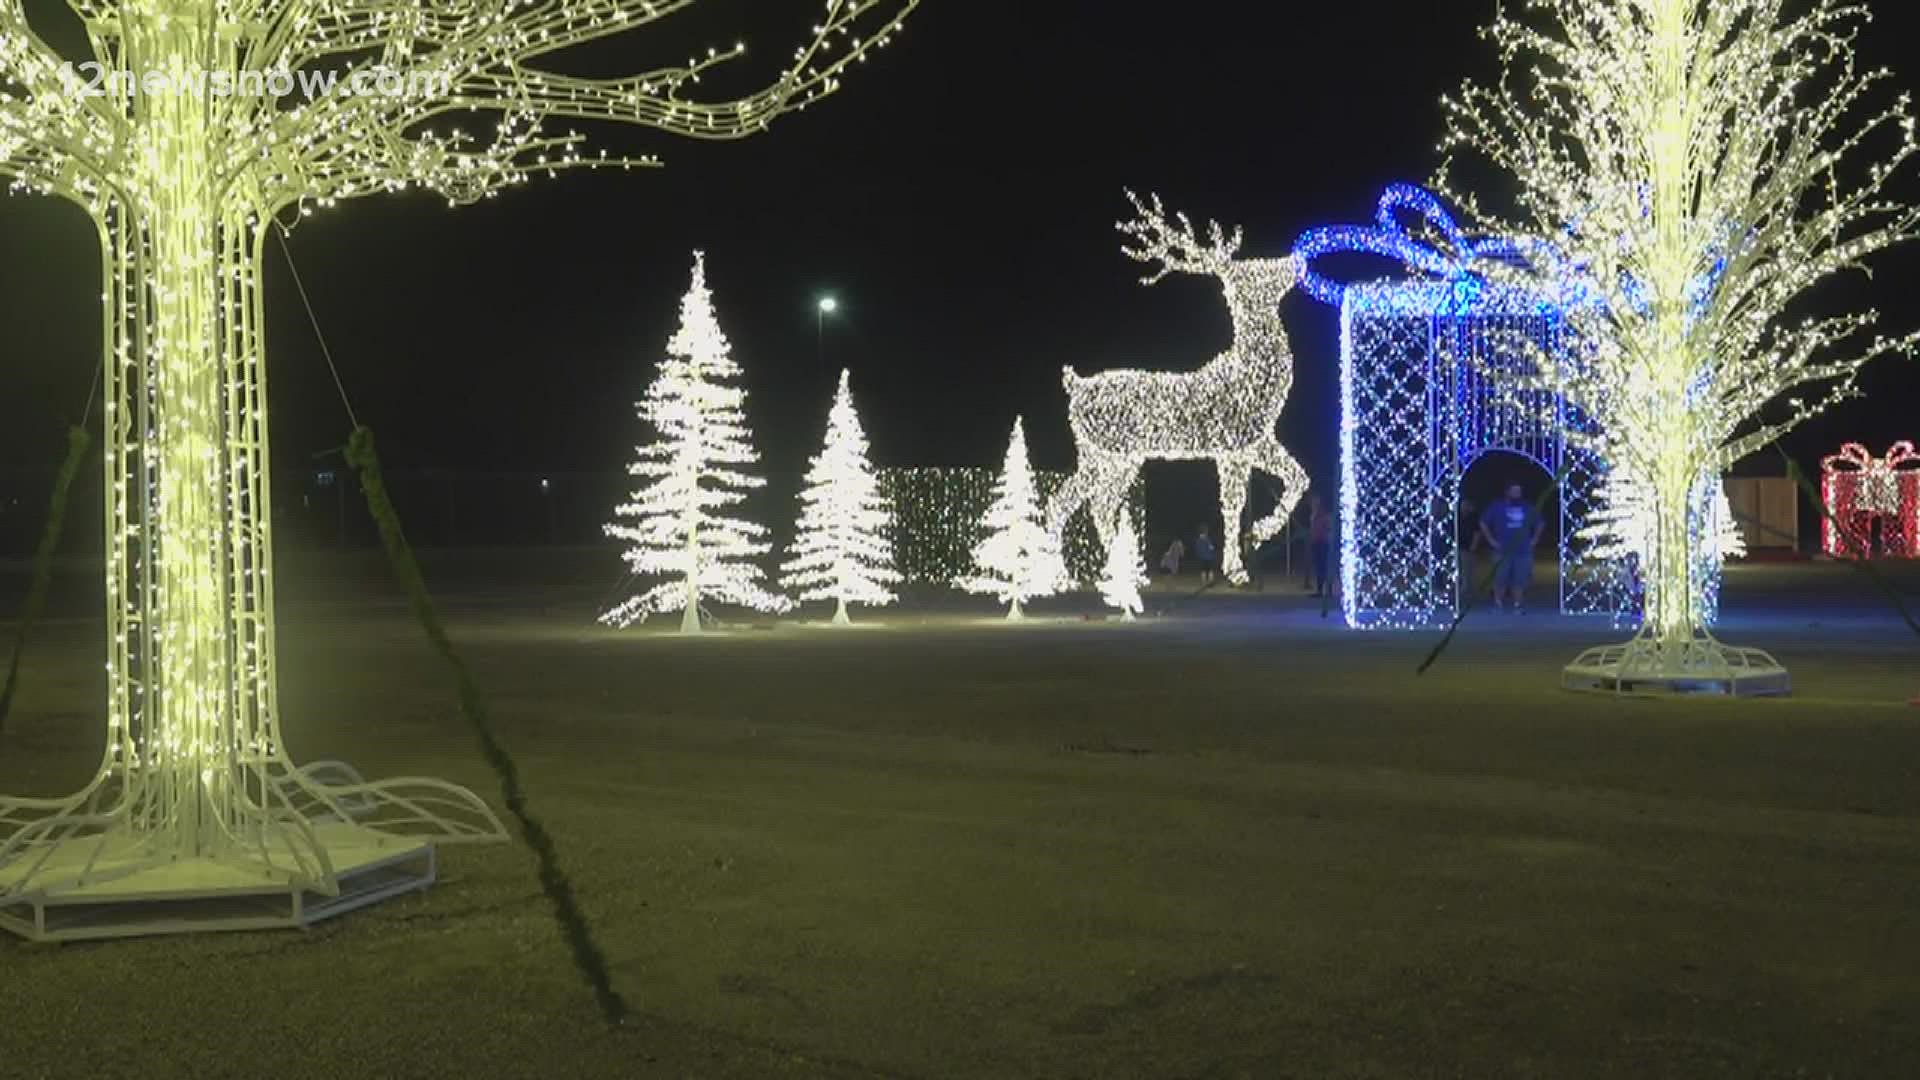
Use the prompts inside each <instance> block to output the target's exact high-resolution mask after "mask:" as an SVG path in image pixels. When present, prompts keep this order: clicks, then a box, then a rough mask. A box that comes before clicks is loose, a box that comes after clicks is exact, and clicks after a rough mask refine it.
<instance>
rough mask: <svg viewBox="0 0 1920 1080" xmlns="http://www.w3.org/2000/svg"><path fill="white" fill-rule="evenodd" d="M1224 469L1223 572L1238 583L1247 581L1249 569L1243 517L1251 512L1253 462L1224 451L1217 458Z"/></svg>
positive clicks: (1221, 491)
mask: <svg viewBox="0 0 1920 1080" xmlns="http://www.w3.org/2000/svg"><path fill="white" fill-rule="evenodd" d="M1214 466H1215V467H1216V468H1217V469H1218V470H1219V471H1220V517H1221V520H1222V531H1223V533H1224V535H1222V536H1221V537H1220V573H1221V574H1222V575H1223V576H1224V577H1225V578H1226V579H1227V580H1228V581H1231V582H1233V583H1234V584H1235V585H1245V584H1246V583H1247V568H1246V567H1245V566H1243V565H1242V564H1241V561H1240V518H1241V516H1242V515H1244V514H1245V513H1246V512H1247V480H1248V479H1249V478H1251V477H1252V476H1253V462H1252V461H1251V460H1249V459H1248V457H1247V456H1245V455H1243V454H1222V455H1221V456H1220V457H1218V458H1216V459H1215V460H1214Z"/></svg>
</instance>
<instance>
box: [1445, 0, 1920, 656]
mask: <svg viewBox="0 0 1920 1080" xmlns="http://www.w3.org/2000/svg"><path fill="white" fill-rule="evenodd" d="M1526 10H1527V12H1528V13H1529V14H1527V15H1525V16H1510V15H1505V14H1502V15H1500V16H1499V17H1498V18H1497V19H1496V21H1495V22H1494V23H1493V25H1492V27H1491V28H1490V30H1489V31H1488V34H1489V37H1490V38H1491V39H1492V40H1493V41H1494V42H1495V43H1496V44H1497V45H1498V47H1499V48H1500V50H1501V54H1502V57H1503V60H1504V62H1505V66H1506V72H1505V75H1504V77H1503V78H1502V79H1501V80H1500V81H1499V82H1498V83H1495V84H1491V85H1488V86H1468V87H1467V88H1466V89H1465V90H1464V91H1463V92H1462V93H1461V94H1460V95H1459V96H1457V97H1455V98H1453V99H1451V100H1450V101H1449V102H1448V105H1447V108H1448V113H1449V118H1450V121H1451V123H1450V133H1449V137H1448V139H1447V142H1446V148H1447V149H1448V150H1449V151H1450V152H1460V153H1463V154H1465V155H1467V156H1470V157H1477V158H1479V159H1481V160H1484V161H1487V162H1490V163H1491V164H1492V165H1493V166H1495V167H1496V168H1497V169H1498V170H1499V171H1501V172H1504V173H1506V174H1507V178H1508V180H1509V182H1511V183H1512V184H1513V185H1514V187H1515V189H1516V191H1517V202H1516V212H1515V213H1510V214H1493V213H1488V212H1484V211H1482V210H1481V208H1480V207H1478V206H1474V209H1475V210H1476V212H1477V214H1478V217H1479V218H1480V219H1481V224H1482V225H1483V226H1485V227H1486V230H1487V231H1488V232H1490V233H1493V234H1495V235H1500V236H1505V237H1511V238H1514V239H1515V240H1516V241H1518V242H1519V246H1520V247H1521V248H1522V250H1524V251H1525V253H1526V258H1525V260H1523V261H1524V263H1525V264H1526V265H1524V266H1514V267H1511V268H1510V271H1509V272H1510V275H1511V276H1512V277H1513V278H1515V279H1518V280H1521V281H1522V282H1523V283H1524V284H1526V285H1527V286H1529V287H1532V288H1534V289H1536V290H1541V289H1544V290H1556V291H1558V293H1559V294H1560V295H1564V296H1566V297H1567V303H1566V304H1565V305H1564V307H1565V308H1566V311H1567V320H1568V325H1569V329H1570V330H1571V331H1572V333H1573V335H1574V338H1575V341H1576V343H1577V344H1576V347H1575V348H1574V349H1572V350H1571V351H1572V353H1573V355H1572V356H1571V358H1570V359H1569V360H1568V361H1567V363H1566V365H1565V374H1564V375H1563V376H1562V379H1563V380H1564V385H1563V386H1562V387H1561V390H1562V392H1563V393H1564V394H1565V395H1566V397H1567V398H1568V400H1569V401H1570V402H1572V403H1573V404H1574V405H1576V406H1577V407H1578V408H1579V409H1580V410H1581V411H1583V412H1584V413H1585V414H1587V415H1588V416H1590V417H1592V418H1593V419H1594V421H1595V422H1596V424H1597V425H1598V427H1599V429H1600V433H1601V438H1602V439H1603V440H1604V449H1603V453H1604V456H1605V457H1606V459H1607V461H1608V462H1609V464H1610V466H1611V467H1613V468H1615V469H1621V470H1624V471H1626V472H1627V473H1629V474H1631V475H1633V476H1635V477H1638V478H1641V481H1642V482H1643V483H1645V484H1646V485H1647V487H1648V488H1649V490H1650V491H1651V498H1650V499H1649V500H1648V503H1649V509H1648V511H1647V513H1648V515H1649V516H1648V525H1647V527H1646V530H1645V537H1646V539H1645V546H1646V553H1645V562H1644V565H1643V566H1642V575H1643V584H1644V589H1645V592H1644V599H1643V618H1642V623H1641V630H1640V633H1639V634H1638V636H1636V637H1635V638H1634V639H1633V640H1632V641H1631V642H1630V643H1627V644H1625V645H1622V646H1614V647H1610V648H1607V649H1602V650H1594V651H1592V652H1590V653H1588V654H1587V655H1585V656H1583V657H1581V658H1580V659H1579V660H1578V661H1576V662H1575V664H1574V665H1573V666H1571V667H1570V668H1569V669H1568V672H1567V685H1569V686H1574V687H1582V688H1606V689H1630V688H1662V687H1666V688H1676V689H1694V688H1698V689H1711V690H1719V691H1723V692H1725V691H1731V692H1736V693H1745V692H1784V690H1785V689H1786V687H1787V676H1786V672H1785V671H1784V669H1781V668H1780V667H1779V666H1778V665H1777V664H1776V663H1774V661H1773V660H1772V659H1771V658H1770V657H1767V656H1766V655H1765V654H1763V653H1759V652H1758V651H1757V650H1749V649H1739V648H1734V647H1730V646H1725V645H1722V644H1720V643H1719V642H1718V641H1716V640H1715V639H1714V638H1713V637H1712V636H1711V635H1710V634H1709V633H1708V632H1707V629H1706V625H1705V619H1704V617H1703V616H1704V613H1703V611H1702V610H1701V600H1700V598H1701V596H1702V590H1701V589H1699V588H1698V587H1697V586H1698V582H1697V581H1696V576H1697V574H1698V573H1699V572H1700V567H1701V566H1702V562H1703V561H1702V560H1701V559H1699V558H1698V557H1697V555H1698V552H1699V550H1700V545H1701V544H1702V543H1703V542H1704V541H1703V539H1702V536H1703V531H1704V526H1705V522H1704V520H1703V515H1702V514H1701V513H1700V512H1699V509H1700V505H1701V504H1700V501H1699V500H1698V499H1696V498H1695V497H1694V496H1695V492H1696V491H1697V489H1698V484H1699V482H1700V478H1701V477H1703V476H1712V475H1718V474H1720V473H1721V472H1724V471H1725V469H1726V467H1727V466H1729V465H1730V464H1732V463H1733V462H1735V461H1737V460H1739V459H1740V458H1742V457H1744V456H1746V455H1747V454H1750V453H1752V452H1754V451H1756V450H1759V449H1761V448H1763V447H1766V446H1768V445H1769V444H1771V443H1772V442H1773V441H1774V440H1776V439H1777V438H1779V436H1780V435H1781V434H1782V433H1783V432H1786V431H1787V430H1789V429H1791V428H1793V427H1794V426H1795V425H1796V424H1798V423H1799V422H1801V421H1802V420H1804V419H1806V418H1807V417H1809V416H1811V415H1813V414H1815V413H1817V412H1819V411H1821V410H1822V409H1824V408H1826V407H1828V406H1829V405H1831V404H1832V403H1834V402H1836V401H1838V400H1840V399H1842V398H1843V397H1845V396H1847V395H1849V394H1851V393H1852V392H1853V391H1854V384H1855V379H1856V376H1857V372H1858V370H1859V368H1860V367H1861V365H1862V364H1864V363H1866V362H1867V361H1869V360H1871V359H1873V358H1875V357H1878V356H1882V355H1887V354H1895V353H1902V352H1906V351H1909V350H1910V349H1911V347H1912V345H1913V342H1914V340H1915V339H1914V338H1911V337H1909V338H1902V339H1888V338H1885V337H1881V336H1877V335H1876V336H1870V332H1871V329H1872V326H1873V323H1874V321H1875V316H1874V315H1873V314H1871V313H1858V314H1848V315H1838V316H1827V317H1814V318H1802V317H1800V316H1799V315H1797V314H1794V316H1793V318H1792V319H1791V321H1789V315H1790V314H1793V313H1795V312H1797V311H1798V308H1799V305H1800V304H1801V302H1802V300H1803V299H1804V298H1805V297H1806V295H1807V293H1808V291H1809V290H1810V289H1811V288H1812V287H1813V286H1815V285H1816V284H1818V283H1820V282H1823V281H1825V280H1827V279H1829V278H1831V277H1833V276H1834V275H1836V274H1838V273H1841V272H1844V271H1848V270H1852V269H1855V268H1858V267H1859V266H1860V265H1861V264H1862V262H1863V260H1865V259H1867V258H1868V257H1870V256H1872V255H1874V254H1875V253H1877V252H1879V251H1881V250H1883V249H1885V248H1887V247H1888V246H1890V245H1892V244H1895V243H1897V242H1899V241H1902V240H1906V239H1910V238H1912V237H1913V236H1914V235H1915V232H1916V226H1920V211H1916V210H1915V209H1914V208H1913V207H1911V206H1908V205H1903V204H1901V203H1899V202H1897V201H1894V200H1893V199H1892V198H1891V197H1890V196H1889V195H1887V194H1886V188H1887V185H1888V183H1889V181H1890V180H1891V179H1892V178H1893V177H1894V176H1895V174H1896V172H1897V171H1898V170H1899V169H1900V168H1901V166H1903V165H1904V164H1906V163H1907V162H1908V160H1909V159H1910V157H1911V155H1912V154H1913V152H1914V148H1915V144H1914V131H1913V120H1912V118H1911V115H1910V113H1909V111H1908V103H1907V100H1906V99H1905V98H1904V97H1902V98H1900V99H1899V100H1897V101H1896V102H1894V103H1893V104H1892V105H1891V106H1889V107H1887V108H1886V109H1884V110H1880V111H1875V110H1872V109H1870V108H1868V107H1867V104H1866V103H1867V102H1868V101H1869V100H1870V98H1871V96H1872V95H1873V94H1875V93H1876V92H1878V90H1879V88H1880V86H1881V84H1882V82H1883V81H1884V78H1885V73H1884V72H1863V71H1861V70H1859V69H1858V68H1857V67H1856V65H1855V61H1854V39H1855V37H1856V36H1857V35H1858V34H1860V33H1861V32H1862V31H1863V29H1864V27H1865V25H1866V22H1867V20H1868V18H1869V16H1868V14H1867V12H1866V10H1865V8H1864V7H1863V6H1861V5H1858V4H1849V3H1844V2H1841V0H1810V2H1807V3H1794V2H1792V0H1532V2H1531V3H1529V4H1528V5H1526ZM1882 141H1884V143H1885V146H1886V151H1885V154H1884V156H1879V155H1877V154H1876V152H1875V147H1877V146H1880V145H1881V143H1882ZM1449 171H1450V170H1449ZM1456 191H1457V185H1456ZM1468 201H1469V205H1473V204H1472V203H1471V200H1468Z"/></svg>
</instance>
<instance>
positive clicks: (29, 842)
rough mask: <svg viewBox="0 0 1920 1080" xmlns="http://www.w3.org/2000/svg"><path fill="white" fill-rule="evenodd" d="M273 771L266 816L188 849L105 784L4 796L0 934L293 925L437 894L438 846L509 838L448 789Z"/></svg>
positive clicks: (326, 770)
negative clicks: (69, 792) (56, 794)
mask: <svg viewBox="0 0 1920 1080" xmlns="http://www.w3.org/2000/svg"><path fill="white" fill-rule="evenodd" d="M271 772H272V779H271V780H270V786H271V789H272V790H271V794H270V798H269V799H268V801H267V805H270V806H272V807H273V810H272V811H271V812H265V811H264V810H263V811H262V812H260V813H257V814H251V815H249V816H248V818H249V819H248V821H247V823H246V824H245V825H244V826H241V827H239V828H237V829H234V830H217V831H216V832H217V834H218V837H219V838H218V840H217V841H214V842H209V843H207V844H205V845H203V846H202V847H201V849H200V850H198V851H195V852H191V853H183V852H182V850H181V846H180V843H179V836H178V833H177V830H175V829H172V828H167V827H161V828H154V827H151V826H149V827H145V828H143V827H142V816H141V814H140V813H139V812H138V802H137V800H134V799H129V798H125V797H119V795H118V794H117V793H116V792H114V791H113V790H112V789H111V788H110V787H108V786H106V785H99V784H96V785H95V786H94V787H92V788H90V789H89V791H87V792H83V793H82V795H80V796H76V797H74V798H71V799H65V800H46V801H39V800H26V799H5V800H0V840H4V841H5V842H4V843H0V930H6V931H9V932H11V933H15V934H18V935H20V936H21V937H24V938H27V939H29V940H32V941H39V942H66V941H90V940H103V939H110V938H129V937H144V936H152V935H160V934H184V933H205V932H211V931H222V930H271V929H302V928H306V927H309V926H312V925H314V924H315V923H318V922H321V921H323V920H325V919H329V918H332V917H334V916H336V915H344V914H346V913H347V912H350V911H354V910H357V909H359V908H363V907H366V906H368V905H369V904H375V903H378V902H380V901H382V900H387V899H390V898H392V897H395V896H399V895H401V894H404V893H409V892H417V891H419V890H422V889H425V888H427V887H428V886H430V885H432V884H433V883H434V881H435V879H436V871H437V860H436V855H435V843H436V842H449V841H451V842H457V841H491V840H500V839H504V838H505V830H504V829H502V828H501V826H500V823H499V820H498V819H497V818H495V817H494V815H493V812H492V811H491V810H490V809H488V808H487V807H486V805H485V804H484V803H482V802H481V801H480V800H479V799H478V798H476V797H475V796H474V795H473V794H472V793H470V792H468V791H466V790H465V789H462V788H459V787H456V786H455V785H452V784H447V783H443V782H441V781H436V780H425V779H411V778H410V779H403V780H391V781H386V782H383V783H373V784H369V783H366V782H365V781H363V780H361V779H360V777H359V775H358V774H357V773H355V772H354V771H353V770H352V769H350V768H348V767H347V766H345V765H342V764H340V763H337V762H327V763H323V764H316V765H310V766H307V767H306V768H303V769H292V770H283V769H279V768H274V769H272V770H271ZM8 832H11V834H12V835H11V836H8V835H7V833H8Z"/></svg>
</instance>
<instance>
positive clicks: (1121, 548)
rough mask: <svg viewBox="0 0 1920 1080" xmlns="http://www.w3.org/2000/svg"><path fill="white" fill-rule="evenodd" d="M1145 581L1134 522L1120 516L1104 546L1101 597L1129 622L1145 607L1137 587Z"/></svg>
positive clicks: (1145, 570) (1145, 573)
mask: <svg viewBox="0 0 1920 1080" xmlns="http://www.w3.org/2000/svg"><path fill="white" fill-rule="evenodd" d="M1146 583H1147V564H1146V560H1145V559H1143V558H1141V556H1140V538H1139V537H1138V536H1135V535H1134V532H1133V521H1132V519H1131V518H1129V517H1128V516H1127V515H1126V514H1121V515H1120V527H1119V528H1117V529H1115V530H1114V532H1113V543H1111V544H1109V545H1108V546H1107V566H1106V571H1105V572H1104V573H1103V574H1102V575H1101V577H1100V597H1101V599H1103V600H1105V601H1106V602H1107V606H1108V607H1111V608H1117V609H1119V612H1120V617H1121V618H1122V619H1125V620H1126V621H1128V622H1132V621H1133V619H1134V617H1135V616H1137V615H1139V614H1140V613H1141V612H1143V611H1145V610H1146V609H1147V605H1146V603H1145V602H1144V601H1142V600H1141V599H1140V588H1141V586H1143V585H1145V584H1146Z"/></svg>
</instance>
